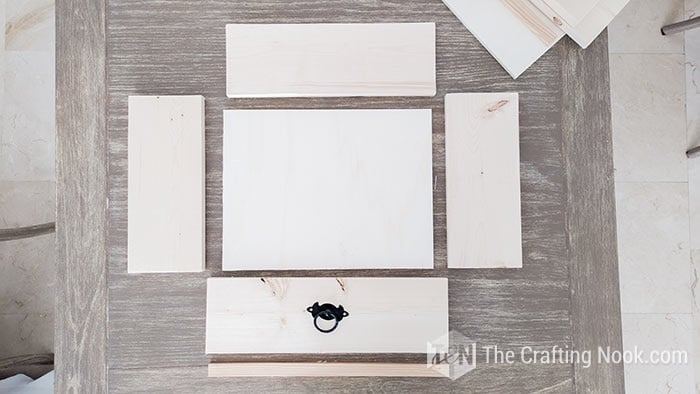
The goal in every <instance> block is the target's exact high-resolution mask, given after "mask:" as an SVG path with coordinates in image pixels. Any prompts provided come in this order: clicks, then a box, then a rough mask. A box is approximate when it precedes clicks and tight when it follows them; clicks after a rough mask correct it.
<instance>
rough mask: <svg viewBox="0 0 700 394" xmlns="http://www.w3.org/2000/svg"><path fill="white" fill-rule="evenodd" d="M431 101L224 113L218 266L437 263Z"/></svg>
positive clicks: (332, 266)
mask: <svg viewBox="0 0 700 394" xmlns="http://www.w3.org/2000/svg"><path fill="white" fill-rule="evenodd" d="M431 122H432V119H431V111H430V110H273V111H258V110H236V111H225V113H224V181H223V183H224V185H223V189H224V192H223V194H224V195H223V199H224V219H223V222H224V234H223V237H224V238H223V268H224V270H289V269H362V268H423V269H429V268H432V267H433V206H432V181H433V178H432V157H431V146H432V133H431V130H432V126H431Z"/></svg>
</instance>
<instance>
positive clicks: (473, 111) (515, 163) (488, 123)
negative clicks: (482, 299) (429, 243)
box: [445, 93, 522, 268]
mask: <svg viewBox="0 0 700 394" xmlns="http://www.w3.org/2000/svg"><path fill="white" fill-rule="evenodd" d="M445 156H446V162H447V167H446V175H447V266H448V267H449V268H519V267H522V241H521V223H520V222H521V214H520V145H519V124H518V94H517V93H465V94H448V95H446V96H445Z"/></svg>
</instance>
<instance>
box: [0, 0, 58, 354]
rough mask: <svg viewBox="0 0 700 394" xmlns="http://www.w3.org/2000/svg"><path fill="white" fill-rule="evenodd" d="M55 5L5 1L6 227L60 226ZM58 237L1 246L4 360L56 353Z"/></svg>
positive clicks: (0, 87)
mask: <svg viewBox="0 0 700 394" xmlns="http://www.w3.org/2000/svg"><path fill="white" fill-rule="evenodd" d="M53 14H54V6H53V0H0V26H4V29H3V30H2V32H1V33H0V228H13V227H20V226H28V225H33V224H40V223H46V222H52V221H54V220H55V219H54V217H55V193H56V190H55V189H56V182H55V175H54V168H55V167H54V156H55V154H54V150H55V142H54V135H55V132H54V118H55V116H54V113H55V112H54V108H55V106H54V97H55V95H54V60H53V59H54V42H55V40H54V17H53ZM54 281H55V236H54V235H43V236H40V237H36V238H30V239H24V240H19V241H12V242H2V243H0V359H3V358H6V357H12V356H15V355H20V354H33V353H51V352H53V308H54V294H53V292H54Z"/></svg>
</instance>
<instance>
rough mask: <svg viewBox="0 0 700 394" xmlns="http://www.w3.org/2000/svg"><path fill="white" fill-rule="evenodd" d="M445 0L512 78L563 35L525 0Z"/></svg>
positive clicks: (518, 74)
mask: <svg viewBox="0 0 700 394" xmlns="http://www.w3.org/2000/svg"><path fill="white" fill-rule="evenodd" d="M443 2H444V3H445V5H447V7H449V9H450V10H451V11H452V12H453V13H454V14H455V15H456V16H457V18H459V20H460V21H461V22H462V23H463V24H464V26H465V27H466V28H467V29H468V30H469V31H470V32H471V33H472V34H473V35H474V37H476V38H477V39H478V40H479V42H481V44H482V45H483V46H484V48H486V50H488V51H489V53H491V55H492V56H493V57H494V58H495V59H496V60H497V61H498V62H499V63H500V64H501V66H503V68H504V69H505V70H506V71H507V72H508V73H509V74H510V75H511V76H512V77H513V78H518V77H519V76H520V75H521V74H522V73H523V72H525V70H527V69H528V68H529V67H530V66H531V65H532V64H533V63H534V62H535V61H537V59H539V58H540V57H541V56H542V55H544V54H545V53H546V52H547V51H548V50H549V49H550V48H551V47H552V46H553V45H554V44H555V43H556V42H557V41H559V39H560V38H561V37H562V36H563V35H564V32H563V31H561V30H560V29H559V27H558V26H557V25H556V24H554V23H553V22H552V21H551V20H549V19H548V18H546V17H545V16H544V15H541V13H539V12H538V10H537V9H536V8H535V7H533V6H532V4H530V3H528V2H527V1H526V0H499V1H482V0H443Z"/></svg>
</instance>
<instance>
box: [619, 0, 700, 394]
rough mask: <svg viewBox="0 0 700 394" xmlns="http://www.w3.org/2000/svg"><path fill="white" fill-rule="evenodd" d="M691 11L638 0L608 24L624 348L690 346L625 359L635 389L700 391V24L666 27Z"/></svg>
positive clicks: (698, 6)
mask: <svg viewBox="0 0 700 394" xmlns="http://www.w3.org/2000/svg"><path fill="white" fill-rule="evenodd" d="M686 10H688V12H685V11H686ZM693 10H696V12H700V0H686V1H685V2H684V1H683V0H664V1H656V0H631V1H630V4H629V5H628V6H627V7H626V8H625V10H624V11H623V12H622V13H621V14H620V15H619V16H618V18H617V19H616V20H615V21H614V22H613V24H612V25H611V26H610V28H609V35H610V85H611V86H610V88H611V98H612V106H613V108H612V110H613V150H614V161H615V183H616V200H617V226H618V250H619V258H620V293H621V300H622V314H623V316H622V331H623V342H624V348H625V350H633V349H634V348H635V347H638V348H639V349H642V350H646V351H647V352H650V351H651V350H685V351H687V352H688V360H687V361H688V362H687V363H683V362H680V363H676V364H672V365H648V364H647V365H640V364H635V363H630V364H627V365H625V378H626V387H627V392H630V393H647V392H672V393H693V392H700V385H699V384H698V383H697V382H698V381H700V379H698V378H700V359H699V358H698V356H700V309H699V307H698V305H699V304H700V297H698V296H699V295H700V294H697V293H696V291H695V290H696V286H697V283H698V268H700V262H698V260H699V259H700V250H697V249H700V245H699V244H698V242H697V240H698V239H700V223H699V220H700V217H699V216H700V215H699V214H700V213H699V212H698V210H699V209H700V158H698V159H695V160H688V159H687V158H686V156H685V151H686V150H687V149H688V148H690V147H692V146H694V145H693V144H695V145H697V144H698V143H700V127H699V126H700V125H699V123H700V118H699V116H700V72H698V70H697V69H696V67H697V65H700V31H698V32H693V33H688V34H687V35H685V37H684V34H679V35H673V36H662V35H661V34H659V29H660V28H661V26H663V25H665V24H668V23H671V22H676V21H680V20H683V19H685V18H687V17H690V16H692V15H693ZM686 79H687V81H686ZM691 228H692V229H693V230H694V231H690V229H691ZM691 256H693V257H694V260H695V267H693V263H692V261H691ZM647 354H648V353H647ZM696 377H697V378H696Z"/></svg>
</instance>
